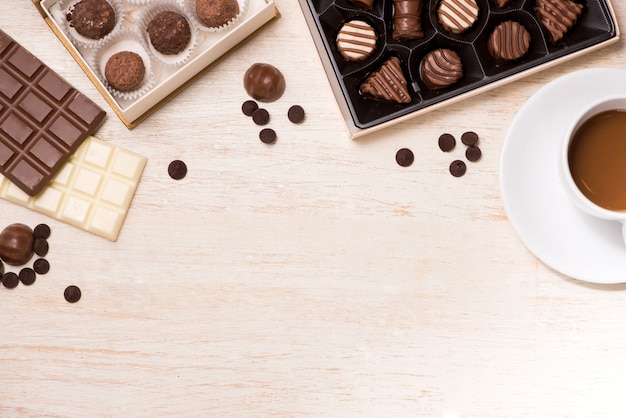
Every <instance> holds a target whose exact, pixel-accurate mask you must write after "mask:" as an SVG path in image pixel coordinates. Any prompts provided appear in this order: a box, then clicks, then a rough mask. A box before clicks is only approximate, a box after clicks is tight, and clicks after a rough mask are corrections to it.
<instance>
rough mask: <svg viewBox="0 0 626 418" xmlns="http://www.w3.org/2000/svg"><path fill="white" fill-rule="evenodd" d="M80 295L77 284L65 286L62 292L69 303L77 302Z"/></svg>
mask: <svg viewBox="0 0 626 418" xmlns="http://www.w3.org/2000/svg"><path fill="white" fill-rule="evenodd" d="M81 296H82V293H81V291H80V289H79V288H78V286H74V285H71V286H68V287H66V288H65V292H63V297H64V298H65V300H66V301H68V302H69V303H76V302H78V301H79V300H80V297H81Z"/></svg>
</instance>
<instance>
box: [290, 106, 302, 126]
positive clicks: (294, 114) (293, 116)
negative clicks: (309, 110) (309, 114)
mask: <svg viewBox="0 0 626 418" xmlns="http://www.w3.org/2000/svg"><path fill="white" fill-rule="evenodd" d="M287 117H288V118H289V120H290V121H291V122H293V123H302V121H303V120H304V109H303V108H302V106H300V105H293V106H291V107H290V108H289V110H288V111H287Z"/></svg>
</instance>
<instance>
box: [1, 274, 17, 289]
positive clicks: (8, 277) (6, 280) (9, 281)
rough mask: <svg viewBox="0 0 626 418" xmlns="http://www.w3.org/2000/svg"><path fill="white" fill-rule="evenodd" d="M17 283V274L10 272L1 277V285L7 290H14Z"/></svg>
mask: <svg viewBox="0 0 626 418" xmlns="http://www.w3.org/2000/svg"><path fill="white" fill-rule="evenodd" d="M19 282H20V279H19V277H17V274H15V273H13V272H12V271H10V272H8V273H4V274H3V275H2V285H3V286H4V287H6V288H7V289H15V288H16V287H17V285H18V283H19Z"/></svg>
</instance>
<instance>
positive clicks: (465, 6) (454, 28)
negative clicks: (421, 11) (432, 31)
mask: <svg viewBox="0 0 626 418" xmlns="http://www.w3.org/2000/svg"><path fill="white" fill-rule="evenodd" d="M437 19H438V20H439V23H440V24H441V26H443V28H444V29H445V30H447V31H448V32H451V33H455V34H459V33H463V32H465V31H466V30H468V29H469V28H471V27H472V26H473V25H474V23H475V22H476V19H478V4H476V1H475V0H441V3H439V7H438V8H437Z"/></svg>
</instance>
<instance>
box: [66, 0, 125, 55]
mask: <svg viewBox="0 0 626 418" xmlns="http://www.w3.org/2000/svg"><path fill="white" fill-rule="evenodd" d="M78 2H80V0H61V1H60V2H59V8H60V9H61V10H62V11H63V16H64V17H65V16H67V15H68V14H69V11H70V10H71V9H72V7H73V6H74V5H75V4H76V3H78ZM107 2H108V3H109V4H110V5H111V7H113V10H114V11H115V27H113V30H111V32H109V33H108V34H107V35H105V36H104V37H103V38H101V39H91V38H87V37H86V36H83V35H81V34H80V33H78V32H77V31H76V29H74V28H73V27H72V26H71V25H70V22H69V21H68V19H67V18H64V19H62V21H61V28H62V29H63V31H64V32H65V34H66V36H67V37H68V38H69V39H70V40H71V41H72V42H73V43H74V44H75V45H77V46H81V47H84V48H98V47H99V46H100V45H102V44H103V43H105V42H107V40H109V39H110V38H111V37H113V36H115V34H116V33H117V32H119V31H120V29H121V27H122V22H123V21H124V7H123V5H122V3H121V1H120V0H107Z"/></svg>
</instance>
